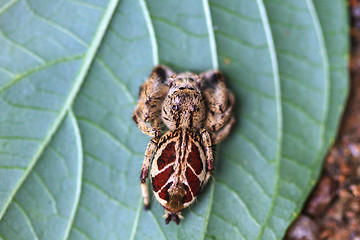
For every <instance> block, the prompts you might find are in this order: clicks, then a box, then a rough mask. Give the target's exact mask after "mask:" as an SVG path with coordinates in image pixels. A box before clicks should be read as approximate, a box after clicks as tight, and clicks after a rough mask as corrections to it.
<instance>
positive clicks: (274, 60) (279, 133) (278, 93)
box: [256, 0, 283, 240]
mask: <svg viewBox="0 0 360 240" xmlns="http://www.w3.org/2000/svg"><path fill="white" fill-rule="evenodd" d="M256 3H257V5H258V8H259V12H260V15H261V20H262V24H263V26H264V31H265V37H266V40H267V43H268V48H269V53H270V57H271V63H272V68H273V74H274V76H273V79H274V86H275V99H276V110H277V112H276V115H277V119H278V121H277V138H278V139H277V143H278V149H277V151H276V157H275V178H276V179H275V189H274V194H273V196H272V200H271V207H270V210H269V212H268V215H267V217H266V220H265V222H264V224H263V225H262V226H261V229H260V231H259V234H258V236H257V237H256V239H257V240H258V239H261V237H262V236H263V234H264V231H265V228H266V226H267V225H268V223H269V221H270V218H271V216H272V213H273V211H274V206H275V202H276V199H277V194H278V190H279V179H280V159H281V152H282V140H283V136H282V134H283V113H282V105H281V87H280V75H279V67H278V64H277V55H276V51H275V44H274V41H273V34H272V32H271V27H270V23H269V20H268V17H267V13H266V8H265V5H264V2H263V0H256ZM274 235H275V233H274Z"/></svg>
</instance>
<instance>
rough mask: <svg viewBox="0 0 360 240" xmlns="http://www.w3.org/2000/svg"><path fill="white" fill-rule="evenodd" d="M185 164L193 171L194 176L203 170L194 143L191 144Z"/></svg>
mask: <svg viewBox="0 0 360 240" xmlns="http://www.w3.org/2000/svg"><path fill="white" fill-rule="evenodd" d="M187 162H188V163H189V164H190V166H191V167H192V168H193V169H194V171H195V173H196V174H200V173H201V171H202V170H203V163H202V162H201V158H200V153H199V149H198V147H197V146H196V145H195V144H194V143H192V144H191V152H190V154H189V158H188V161H187Z"/></svg>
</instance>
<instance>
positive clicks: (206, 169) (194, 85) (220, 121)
mask: <svg viewBox="0 0 360 240" xmlns="http://www.w3.org/2000/svg"><path fill="white" fill-rule="evenodd" d="M234 102H235V99H234V96H233V94H232V93H231V92H230V91H229V90H228V89H227V88H226V85H225V81H224V77H223V74H222V73H221V72H220V71H208V72H204V73H201V74H200V75H197V74H194V73H191V72H186V73H179V74H176V73H175V72H173V71H172V70H171V69H170V68H168V67H166V66H164V65H158V66H156V67H155V68H154V69H153V71H152V73H151V75H150V77H149V79H148V80H147V81H146V82H145V83H144V84H142V85H141V87H140V92H139V102H138V105H137V107H136V109H135V111H134V113H133V116H132V117H133V119H134V121H135V123H136V124H137V125H138V127H139V128H140V130H141V131H142V132H143V133H145V134H147V135H149V136H151V137H152V139H151V140H150V143H149V144H148V146H147V148H146V151H145V158H144V162H143V165H142V169H141V174H140V181H141V190H142V196H143V198H144V205H145V209H149V208H150V199H149V192H148V188H147V185H146V179H147V177H148V174H149V168H150V165H151V170H150V178H151V183H152V188H153V192H154V195H155V197H156V199H157V200H158V202H159V203H160V204H161V205H162V206H163V207H164V209H165V215H164V217H165V223H166V224H168V223H169V222H170V221H174V222H176V224H179V223H180V219H182V218H183V217H182V215H181V210H182V209H184V208H186V207H188V206H189V205H190V204H191V203H192V202H193V201H194V200H195V199H196V198H197V196H198V195H199V193H200V191H201V189H202V188H203V187H204V185H205V184H206V182H207V181H208V180H209V178H210V176H211V173H212V172H213V170H214V157H213V152H212V146H213V145H215V144H218V143H219V142H221V141H222V140H224V139H225V138H226V137H227V135H228V134H229V132H230V129H231V127H232V125H233V124H234V122H235V119H234V117H233V115H232V110H233V105H234ZM163 125H165V126H166V129H167V132H165V133H163V134H162V132H163V131H162V130H163V128H164V127H163ZM151 160H153V161H152V164H151Z"/></svg>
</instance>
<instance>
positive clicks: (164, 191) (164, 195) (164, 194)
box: [159, 182, 173, 202]
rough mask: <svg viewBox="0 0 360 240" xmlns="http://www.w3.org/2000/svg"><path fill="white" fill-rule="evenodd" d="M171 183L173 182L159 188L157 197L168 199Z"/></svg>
mask: <svg viewBox="0 0 360 240" xmlns="http://www.w3.org/2000/svg"><path fill="white" fill-rule="evenodd" d="M172 184H173V182H169V183H168V184H166V186H165V187H164V188H163V189H161V191H160V192H159V197H160V198H161V199H163V200H165V201H167V202H168V201H169V192H168V190H169V188H170V186H171V185H172Z"/></svg>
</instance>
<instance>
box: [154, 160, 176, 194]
mask: <svg viewBox="0 0 360 240" xmlns="http://www.w3.org/2000/svg"><path fill="white" fill-rule="evenodd" d="M173 173H174V168H173V167H172V166H170V167H168V168H167V169H165V170H164V171H163V172H161V173H159V174H157V175H156V176H155V177H153V178H152V179H151V183H152V186H153V189H154V191H155V192H157V191H159V190H160V189H161V188H162V186H164V184H165V183H166V182H167V181H168V180H169V178H170V176H171V175H172V174H173Z"/></svg>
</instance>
